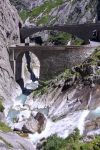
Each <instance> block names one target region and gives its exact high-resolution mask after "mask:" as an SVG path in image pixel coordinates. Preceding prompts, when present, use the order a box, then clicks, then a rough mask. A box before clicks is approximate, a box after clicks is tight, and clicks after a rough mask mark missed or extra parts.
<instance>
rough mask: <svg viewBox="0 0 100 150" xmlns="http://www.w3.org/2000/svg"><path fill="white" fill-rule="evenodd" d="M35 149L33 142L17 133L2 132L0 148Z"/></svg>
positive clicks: (4, 149) (0, 133) (15, 149)
mask: <svg viewBox="0 0 100 150" xmlns="http://www.w3.org/2000/svg"><path fill="white" fill-rule="evenodd" d="M25 149H27V150H35V148H34V147H33V144H32V143H31V142H29V141H28V140H26V139H23V138H22V137H20V136H19V135H17V134H16V133H11V132H9V133H4V132H0V150H25Z"/></svg>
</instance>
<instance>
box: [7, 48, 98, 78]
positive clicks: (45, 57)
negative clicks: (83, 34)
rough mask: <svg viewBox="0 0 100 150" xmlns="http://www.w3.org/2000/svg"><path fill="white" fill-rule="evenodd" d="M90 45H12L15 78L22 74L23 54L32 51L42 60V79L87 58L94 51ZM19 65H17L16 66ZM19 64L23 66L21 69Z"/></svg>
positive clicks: (11, 60) (11, 57) (11, 59)
mask: <svg viewBox="0 0 100 150" xmlns="http://www.w3.org/2000/svg"><path fill="white" fill-rule="evenodd" d="M94 49H95V48H94V47H90V46H32V45H30V46H25V45H23V46H21V45H20V46H16V47H11V48H10V51H11V55H10V62H11V66H12V69H13V72H14V76H15V79H16V80H18V79H20V78H21V76H22V71H21V69H22V68H21V67H22V56H23V54H24V53H25V52H32V53H33V54H35V55H36V57H37V58H38V60H39V62H40V78H39V79H40V80H48V79H50V78H52V77H54V76H55V75H57V74H59V73H61V72H63V71H64V70H65V69H66V68H70V67H72V66H74V65H77V64H79V63H81V62H83V61H84V60H85V58H87V57H88V56H89V55H90V54H91V53H92V52H93V51H94ZM16 65H17V67H16ZM18 66H21V67H20V69H19V67H18Z"/></svg>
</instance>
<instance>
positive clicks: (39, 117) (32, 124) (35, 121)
mask: <svg viewBox="0 0 100 150" xmlns="http://www.w3.org/2000/svg"><path fill="white" fill-rule="evenodd" d="M45 125H46V118H45V117H44V115H43V114H42V113H40V112H38V113H37V114H36V116H35V117H32V116H31V117H30V118H29V119H28V120H27V122H26V123H25V124H24V125H23V127H22V131H23V132H24V133H35V132H38V133H40V132H41V131H42V130H43V129H44V128H45Z"/></svg>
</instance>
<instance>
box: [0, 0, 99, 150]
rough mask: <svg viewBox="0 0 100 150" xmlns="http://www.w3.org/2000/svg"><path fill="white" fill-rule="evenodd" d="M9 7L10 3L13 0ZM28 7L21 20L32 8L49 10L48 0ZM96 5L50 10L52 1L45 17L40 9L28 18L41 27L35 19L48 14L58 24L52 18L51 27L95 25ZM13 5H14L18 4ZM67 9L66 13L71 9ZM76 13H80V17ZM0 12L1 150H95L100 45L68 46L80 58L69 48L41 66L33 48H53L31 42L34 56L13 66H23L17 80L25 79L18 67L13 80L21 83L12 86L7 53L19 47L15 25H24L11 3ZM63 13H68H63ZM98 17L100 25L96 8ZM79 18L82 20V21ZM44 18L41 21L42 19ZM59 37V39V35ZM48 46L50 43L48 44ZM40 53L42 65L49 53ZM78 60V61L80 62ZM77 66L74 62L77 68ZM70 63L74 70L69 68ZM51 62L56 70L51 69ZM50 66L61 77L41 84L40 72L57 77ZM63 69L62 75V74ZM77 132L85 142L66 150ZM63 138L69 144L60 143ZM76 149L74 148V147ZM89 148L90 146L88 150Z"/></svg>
mask: <svg viewBox="0 0 100 150" xmlns="http://www.w3.org/2000/svg"><path fill="white" fill-rule="evenodd" d="M11 2H12V3H13V1H12V0H11ZM17 2H18V1H17ZM27 2H28V3H31V4H32V1H30V0H29V1H27V0H26V1H25V3H27ZM39 2H40V3H39ZM14 3H15V1H14ZM22 3H23V1H21V4H22ZM28 3H27V5H24V6H25V7H24V9H25V11H26V12H25V13H26V16H25V17H28V16H27V9H31V10H30V12H28V15H30V14H31V12H32V11H34V10H36V9H39V8H40V9H41V10H42V8H41V7H43V8H44V6H45V7H46V6H49V1H47V2H45V1H37V2H36V1H35V5H34V7H33V5H31V6H32V7H30V6H28ZM96 3H97V1H91V0H86V1H84V0H82V1H81V2H80V4H79V2H78V1H60V2H56V1H55V5H54V2H53V1H51V4H52V8H51V5H50V6H49V10H48V7H47V8H46V10H47V11H46V13H48V14H46V13H45V11H44V12H43V14H42V15H40V14H41V11H40V10H39V12H37V14H36V16H34V14H33V17H32V15H31V19H30V21H32V20H33V24H34V22H35V23H38V21H39V22H40V20H39V18H38V16H39V15H40V16H42V17H45V16H46V15H52V16H55V14H56V15H57V16H58V19H57V18H56V19H57V20H55V21H54V22H53V21H52V19H51V20H49V21H48V23H47V24H49V25H51V24H53V25H55V24H57V23H59V24H60V25H63V24H65V23H66V22H69V23H74V22H76V23H84V21H85V22H86V23H87V22H88V21H91V22H93V21H94V19H96ZM16 5H17V6H18V4H17V3H16ZM16 5H15V6H16ZM26 6H27V9H26ZM70 6H71V8H70ZM81 6H83V7H81ZM17 8H18V7H17ZM68 8H70V10H69V9H68ZM79 8H80V9H81V10H80V13H79ZM66 9H68V10H66ZM0 10H1V11H0V14H1V15H0V52H1V53H0V102H2V104H1V105H3V106H4V108H5V109H4V110H3V108H2V110H1V112H0V119H1V120H0V150H9V149H12V150H16V149H17V150H25V149H27V150H38V149H44V150H50V149H52V150H53V149H55V150H64V149H68V150H71V149H72V150H73V149H77V150H83V149H84V150H86V149H88V150H90V149H89V148H90V147H91V150H95V149H96V150H98V149H99V148H100V140H98V139H97V140H96V137H95V135H98V136H99V135H100V48H99V42H91V43H92V44H91V43H90V45H87V46H86V45H85V46H82V45H80V46H79V45H78V46H73V45H72V46H73V47H78V48H79V49H80V51H81V52H80V53H79V51H78V52H77V53H76V49H75V48H74V50H73V52H72V53H71V52H70V51H72V49H68V53H69V55H68V54H67V52H66V55H65V52H64V53H63V57H62V58H61V56H62V55H59V54H58V53H57V52H56V53H55V58H54V60H55V61H54V60H53V59H52V58H50V60H49V61H47V62H42V63H40V62H39V61H40V59H38V57H37V56H39V55H36V53H37V51H38V50H37V49H36V47H39V48H43V49H44V48H45V49H46V48H48V49H49V47H50V48H52V49H53V47H54V49H55V46H54V45H53V44H52V45H51V46H48V45H46V46H47V47H46V46H45V45H44V46H40V45H36V44H35V43H33V44H34V46H32V48H33V47H35V49H36V50H34V51H35V52H34V54H32V53H31V52H30V53H25V54H23V57H21V63H20V61H19V60H18V61H17V63H19V66H22V72H21V75H22V79H23V80H20V77H21V76H20V67H19V66H18V68H17V70H18V71H19V72H18V76H19V77H18V76H17V77H18V78H17V79H18V80H20V83H19V82H18V80H17V83H16V81H15V76H14V75H15V74H14V73H13V70H12V68H11V64H10V55H11V53H10V51H9V47H11V46H12V47H13V46H14V47H15V45H16V47H17V46H18V45H20V31H19V23H22V20H21V19H20V17H19V15H18V13H17V11H16V9H15V7H14V6H12V5H11V4H10V2H9V0H4V1H1V2H0ZM18 10H20V9H18ZM20 11H22V12H19V13H24V12H23V11H24V10H23V8H22V10H20ZM28 11H29V10H28ZM42 11H43V10H42ZM64 11H65V12H66V13H64ZM97 12H98V14H97V18H98V21H99V4H98V7H97ZM62 14H63V17H62ZM73 14H74V15H73ZM82 15H83V17H81V16H82ZM21 16H22V14H21ZM29 17H30V16H29ZM42 17H40V19H42ZM46 17H47V16H46ZM34 18H35V20H34ZM22 19H23V17H22ZM25 19H27V18H25ZM69 20H70V21H69ZM42 21H43V20H42ZM31 23H32V22H31ZM31 23H30V24H31ZM41 24H42V25H45V24H46V22H41ZM22 25H23V23H22ZM24 25H25V24H24ZM24 25H23V26H24ZM38 34H40V35H41V34H42V35H43V37H44V34H47V35H48V36H49V35H51V33H50V32H42V33H38ZM52 34H54V36H55V34H56V33H55V32H54V33H52ZM57 34H59V35H60V36H61V33H57ZM63 35H64V34H63ZM63 38H65V37H63ZM70 38H71V36H69V35H67V38H66V41H67V42H69V40H70ZM67 42H66V43H67ZM48 43H49V44H51V43H50V41H49V42H48ZM66 43H65V45H60V46H59V45H58V47H60V48H61V47H67V45H66ZM31 44H32V43H31ZM67 44H68V43H67ZM78 44H79V43H78ZM81 44H82V43H81ZM25 46H26V47H24V48H27V49H28V48H30V47H31V46H28V45H25ZM69 47H71V46H69ZM84 48H85V49H84ZM88 48H89V49H88ZM54 49H53V50H52V57H54V56H53V54H54ZM19 50H22V47H20V49H19ZM19 50H18V51H19ZM43 51H44V52H43ZM43 51H42V52H41V51H40V57H42V58H41V60H42V59H43V60H44V58H45V57H47V56H48V58H49V56H50V55H51V54H50V53H49V50H48V51H47V53H46V50H43ZM50 51H51V50H50ZM35 55H36V56H35ZM58 58H59V59H58ZM64 58H65V64H64ZM80 58H81V59H82V61H80ZM66 59H67V61H66ZM57 60H58V61H57ZM53 61H54V62H53ZM76 61H77V62H78V63H76V64H75V62H76ZM59 62H60V63H59ZM61 62H62V65H61ZM68 62H70V63H72V64H74V65H71V66H69V67H67V65H68ZM17 63H16V64H17ZM53 63H54V66H52V64H53ZM21 64H22V65H21ZM41 64H45V65H46V67H45V69H44V71H43V70H42V69H41ZM64 66H65V68H64ZM54 67H55V68H56V70H57V71H58V70H59V69H60V73H57V75H54V74H53V75H52V77H53V78H51V77H50V79H49V80H40V79H39V69H41V71H42V73H44V75H45V74H46V68H49V69H48V72H47V74H48V75H49V74H50V73H51V71H53V72H55V68H54ZM60 67H61V68H60ZM37 68H38V69H37ZM62 68H63V70H62V71H61V69H62ZM34 70H35V72H34ZM33 73H34V74H33ZM37 73H38V74H37ZM18 84H19V85H20V86H19V85H18ZM2 111H3V112H2ZM5 124H6V125H5ZM7 125H9V127H10V128H11V129H12V130H11V129H10V128H9V127H7ZM79 131H80V134H81V135H83V137H81V138H80V139H79V141H77V140H76V141H74V142H76V143H74V142H72V143H71V145H70V144H69V145H68V143H69V142H68V139H67V137H68V136H69V135H70V134H72V133H73V135H74V133H76V134H78V132H79ZM55 134H56V135H55ZM49 136H51V137H50V138H51V145H50V146H48V140H49V139H48V137H49ZM53 136H54V137H53ZM56 136H57V137H56ZM58 137H61V139H60V141H62V143H63V144H60V146H58V145H59V143H57V144H56V142H57V141H56V140H59V138H58ZM52 138H53V142H52ZM62 138H63V139H65V140H67V141H64V140H62ZM77 138H78V137H77ZM97 138H99V137H97ZM71 140H73V139H71ZM92 140H94V143H92V144H91V141H92ZM53 143H54V144H53ZM49 144H50V143H49ZM75 144H76V145H77V146H78V147H76V145H75ZM84 144H86V145H84ZM90 144H91V145H90ZM87 145H89V146H90V147H87V148H86V146H87Z"/></svg>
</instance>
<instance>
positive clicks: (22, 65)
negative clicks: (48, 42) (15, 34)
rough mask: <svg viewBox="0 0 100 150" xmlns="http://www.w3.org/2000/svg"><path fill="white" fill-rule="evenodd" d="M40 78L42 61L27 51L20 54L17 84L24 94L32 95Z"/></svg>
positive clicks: (17, 61)
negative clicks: (34, 86) (34, 85)
mask: <svg viewBox="0 0 100 150" xmlns="http://www.w3.org/2000/svg"><path fill="white" fill-rule="evenodd" d="M39 76H40V61H39V59H38V58H37V56H36V55H35V54H33V53H32V52H29V51H26V52H25V53H20V54H19V56H18V57H17V59H16V73H15V79H16V82H17V83H18V84H19V85H20V87H21V89H22V92H23V93H24V94H25V93H27V94H28V93H31V92H32V87H33V84H32V83H35V82H38V79H39Z"/></svg>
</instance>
